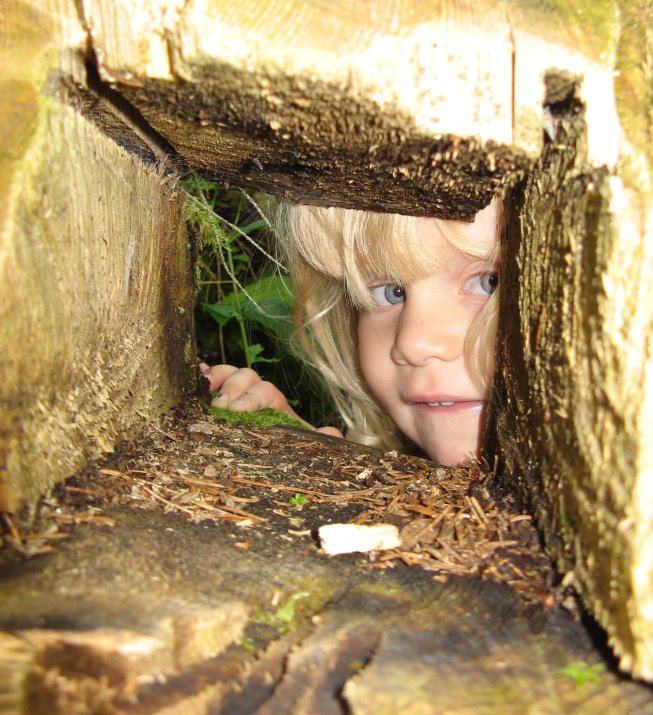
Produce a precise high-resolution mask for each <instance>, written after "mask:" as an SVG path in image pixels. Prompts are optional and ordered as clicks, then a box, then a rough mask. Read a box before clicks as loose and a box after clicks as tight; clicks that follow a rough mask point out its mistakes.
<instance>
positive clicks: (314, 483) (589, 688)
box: [0, 414, 653, 715]
mask: <svg viewBox="0 0 653 715" xmlns="http://www.w3.org/2000/svg"><path fill="white" fill-rule="evenodd" d="M158 429H159V430H160V431H157V430H155V429H153V428H150V429H148V430H147V431H146V433H145V434H144V435H143V437H142V438H139V439H138V441H137V442H135V443H134V444H132V445H130V446H126V447H125V448H123V449H121V450H120V451H119V452H118V453H117V454H116V455H114V456H113V457H112V458H111V459H109V460H108V461H106V462H104V463H103V464H98V465H94V466H93V468H92V469H89V470H87V472H86V474H85V475H81V476H79V477H77V478H75V479H73V480H70V481H68V482H67V483H66V484H65V485H64V486H63V487H59V488H58V490H57V491H56V492H55V493H54V494H53V495H51V496H50V497H49V499H48V500H46V502H45V504H44V505H43V506H42V509H41V511H40V521H37V522H35V523H34V524H33V527H34V531H35V532H36V533H33V537H34V538H32V539H30V540H28V539H24V540H23V542H22V544H18V543H17V542H15V541H14V542H13V543H14V546H18V547H19V548H21V549H22V550H23V551H25V552H30V551H31V553H35V552H37V551H38V550H40V549H43V547H44V546H45V545H47V544H48V543H49V544H50V545H51V547H53V551H52V552H51V553H49V554H46V555H41V556H34V557H33V558H32V559H30V560H29V561H27V562H20V561H16V558H15V556H12V555H11V554H9V553H7V550H6V549H5V552H4V553H2V552H0V564H1V565H2V579H1V580H0V603H1V604H2V607H1V609H0V629H1V631H0V645H1V646H2V647H1V648H0V711H1V712H3V713H6V714H7V715H8V714H9V713H11V714H12V715H23V713H25V714H26V713H29V715H46V713H47V715H59V714H61V715H64V714H65V715H70V713H76V712H95V713H100V714H102V713H111V714H112V715H119V714H120V715H123V714H124V715H136V714H139V715H145V714H148V715H154V713H157V714H160V715H163V714H165V715H171V714H172V713H183V714H184V715H200V714H201V715H208V714H209V713H212V714H214V715H217V714H218V713H224V714H225V715H227V714H228V715H237V714H241V715H245V714H246V713H258V714H259V715H263V714H264V713H271V714H272V713H275V714H276V713H288V714H289V715H290V714H292V715H299V714H306V715H332V714H333V715H337V714H338V713H351V714H352V715H367V714H369V715H372V714H373V715H384V714H385V713H387V714H388V715H390V714H391V715H396V713H402V714H404V715H412V714H416V715H417V714H420V715H421V714H425V715H426V714H427V713H428V714H430V713H436V712H437V713H440V712H447V713H460V714H461V715H462V714H463V713H474V714H475V715H478V714H480V713H485V714H488V715H489V714H492V713H496V715H522V714H523V713H525V712H542V713H544V712H546V713H556V715H558V714H560V715H563V714H564V713H569V714H570V715H571V714H572V713H573V715H578V714H579V713H580V714H583V713H584V714H586V715H593V714H594V713H598V712H600V713H606V714H608V713H614V714H615V715H622V713H625V712H629V713H633V714H637V715H639V714H642V715H644V714H645V713H653V692H652V691H651V688H650V687H648V686H643V685H638V684H635V683H632V682H628V681H624V680H623V679H621V678H620V677H619V676H617V675H615V673H614V672H612V671H611V670H610V667H609V666H608V665H607V664H606V663H604V661H603V660H602V658H601V654H600V653H599V651H597V650H596V648H595V647H594V646H593V645H592V643H591V642H590V640H589V638H588V637H587V634H586V632H585V630H584V629H583V627H582V626H581V625H580V623H578V622H576V621H574V620H573V618H572V617H571V616H570V614H569V613H568V612H565V611H563V610H561V609H560V608H559V607H557V606H555V605H553V604H554V602H555V594H554V593H553V592H550V594H549V596H548V597H547V596H546V593H545V592H541V593H540V594H539V595H538V594H537V593H536V591H534V590H533V591H531V594H530V596H531V597H532V596H534V597H535V598H534V600H533V598H531V597H529V599H528V600H524V595H526V591H521V590H520V591H517V590H514V589H513V588H512V587H511V586H509V585H507V584H508V582H504V583H498V582H497V581H496V579H495V578H494V575H493V571H492V569H493V568H501V564H504V565H505V564H506V563H510V564H511V567H510V568H507V569H506V571H505V575H508V574H509V573H510V572H511V570H514V569H517V570H519V569H520V567H521V568H524V569H528V564H529V560H533V562H537V561H538V560H539V559H540V558H541V554H539V553H538V546H537V544H538V540H537V539H536V538H534V539H532V540H531V537H529V536H528V530H529V528H530V533H531V535H532V536H534V531H533V530H532V527H528V522H524V521H519V520H518V521H514V522H513V524H514V527H515V528H514V530H513V531H512V532H510V530H507V531H506V532H505V533H504V540H505V541H506V545H505V546H504V547H503V548H495V550H494V551H493V550H492V549H491V548H489V547H488V549H487V550H486V556H485V560H484V563H483V569H484V571H483V573H484V577H483V579H481V578H480V576H479V575H478V574H480V571H479V572H478V574H477V575H458V574H456V573H454V572H453V571H451V570H450V571H448V572H447V571H446V569H445V570H443V568H440V569H439V570H435V571H433V570H431V571H427V570H425V569H423V568H421V567H420V566H419V565H413V566H410V567H408V566H406V565H404V564H403V563H401V562H400V561H399V559H397V557H396V554H393V553H392V552H387V553H386V554H381V553H377V554H376V555H375V556H374V557H372V558H371V557H370V555H361V554H357V555H345V556H338V557H328V556H326V555H325V554H324V553H322V552H321V551H320V549H319V547H318V544H317V543H316V541H315V539H314V536H313V532H314V530H315V528H316V527H317V526H319V525H320V524H324V523H328V522H333V523H337V522H339V521H352V520H355V519H356V518H357V515H358V519H359V520H360V519H361V517H362V516H363V515H364V514H369V513H371V512H372V513H375V514H376V516H377V517H378V518H379V519H381V520H386V521H388V520H391V521H393V522H394V523H396V524H401V523H404V524H406V525H407V526H405V527H403V528H402V540H403V541H404V544H403V546H402V549H400V550H399V551H400V552H401V554H402V559H403V560H404V561H406V562H407V561H408V560H409V557H411V555H412V556H414V557H417V551H415V550H414V548H413V547H411V545H410V543H409V541H408V540H407V532H406V529H408V531H410V528H409V526H408V525H409V524H410V522H411V521H412V520H413V519H414V518H415V517H416V516H418V517H419V518H420V519H426V517H425V516H424V515H423V514H422V515H416V513H415V512H411V511H408V510H405V509H402V508H401V506H402V505H403V506H407V505H408V506H410V504H413V505H418V504H419V503H420V500H421V503H422V504H429V503H430V502H429V501H428V497H429V495H432V494H434V493H436V492H437V491H438V489H440V490H442V492H443V494H445V503H451V502H452V501H456V499H458V498H460V499H463V500H464V495H465V494H469V493H470V492H469V491H468V486H470V482H469V480H472V481H473V480H474V479H478V477H479V473H478V471H477V472H476V474H475V473H474V470H467V471H466V472H465V474H466V478H465V479H462V480H461V481H459V482H458V484H457V486H456V483H455V480H454V479H453V478H450V476H449V475H450V474H451V471H452V470H444V469H441V468H440V469H439V468H437V467H436V466H435V465H433V464H431V463H429V462H426V461H424V460H418V459H415V458H403V457H399V458H397V457H396V455H395V456H393V455H392V454H391V453H381V452H375V451H372V450H364V449H359V448H355V447H353V446H351V445H348V444H347V443H345V442H343V441H335V442H332V441H330V440H329V438H322V439H319V436H318V435H315V434H314V433H308V432H292V431H288V430H278V429H277V430H271V431H263V430H258V429H256V428H248V430H247V432H244V431H243V430H242V429H237V428H234V427H227V426H221V425H216V424H215V423H210V422H207V421H206V419H205V418H202V417H201V416H199V417H198V416H197V415H196V414H191V415H189V416H185V417H183V418H182V419H179V418H177V417H174V416H169V417H167V418H166V420H165V421H164V422H163V423H161V424H160V427H159V428H158ZM326 444H331V445H332V447H331V448H329V449H326V448H325V445H326ZM454 471H455V470H454ZM361 475H362V478H361ZM481 476H482V475H481ZM289 490H296V491H297V492H299V493H301V494H303V495H304V496H305V498H306V502H305V503H304V504H303V505H297V504H292V503H289V499H288V497H289V495H290V496H292V495H293V492H292V491H289ZM456 490H458V492H459V495H458V497H456V495H455V493H456ZM402 495H403V496H404V497H406V496H410V495H412V496H411V497H410V499H408V501H406V500H404V501H402V498H401V497H402ZM397 502H398V503H399V508H397V507H396V503H397ZM393 503H394V504H395V506H393ZM424 508H426V507H424ZM478 508H479V509H480V507H478ZM499 508H500V509H506V508H507V507H506V505H505V504H504V505H499ZM164 510H165V512H166V513H164ZM238 510H240V513H238ZM427 511H428V509H427ZM488 514H489V512H488ZM504 515H505V516H506V517H508V516H509V515H510V512H509V511H507V512H504ZM513 515H514V514H513ZM441 516H442V514H441V513H439V512H434V513H433V514H432V516H430V517H428V519H427V522H428V523H422V524H421V526H420V529H421V533H422V535H424V534H427V533H428V531H429V529H430V528H435V529H436V530H437V524H438V522H439V521H441ZM514 516H516V515H514ZM453 521H456V522H457V524H458V526H457V528H458V529H461V530H462V531H461V532H460V533H461V541H460V545H461V546H462V544H463V543H464V541H465V539H464V538H462V534H463V532H464V530H465V529H466V528H467V526H466V524H469V521H470V520H469V519H462V520H458V519H453V518H451V517H450V522H449V526H451V522H453ZM488 521H489V518H488ZM508 523H509V522H508V521H507V520H506V524H508ZM48 527H50V528H49V529H48ZM524 529H526V532H524V531H523V530H524ZM44 531H45V532H46V533H44ZM62 534H68V535H69V538H68V539H66V540H62V539H61V538H59V539H57V536H59V537H61V536H62ZM525 534H526V541H524V535H525ZM483 536H484V537H488V538H492V534H491V533H490V532H489V531H488V533H487V534H484V535H483ZM35 537H39V538H35ZM483 540H484V539H479V542H482V541H483ZM426 542H427V543H429V542H428V539H426ZM488 543H489V542H488ZM517 543H519V544H521V546H519V547H516V546H515V544H517ZM529 543H530V544H531V546H530V553H529V552H524V551H522V552H521V553H520V551H519V549H523V547H524V545H525V544H529ZM511 544H512V545H511ZM445 545H446V546H447V549H446V554H447V557H446V559H449V563H450V564H455V563H456V558H457V550H458V548H459V544H457V542H456V538H455V537H453V538H452V537H451V536H446V534H445V535H442V533H441V540H439V541H438V540H435V541H431V542H430V548H431V549H433V550H434V551H437V550H441V549H442V548H444V546H445ZM395 551H396V550H395ZM511 553H512V555H511ZM386 557H392V558H390V559H387V560H385V561H384V558H386ZM465 558H466V557H464V555H463V561H464V560H465ZM446 559H445V560H446ZM414 563H415V564H417V563H418V561H417V560H416V561H415V562H414ZM424 563H425V564H426V565H427V566H428V562H427V561H426V560H425V561H424ZM441 563H442V566H443V567H444V566H445V562H441ZM498 573H499V571H495V572H494V574H495V575H496V574H498ZM545 573H546V569H545V570H544V571H543V572H542V574H545ZM513 576H514V571H513ZM518 582H520V583H522V585H523V583H524V582H523V580H521V579H518ZM536 582H537V579H533V580H531V582H530V583H531V585H534V584H535V583H536ZM549 599H551V600H549Z"/></svg>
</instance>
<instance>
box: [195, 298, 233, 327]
mask: <svg viewBox="0 0 653 715" xmlns="http://www.w3.org/2000/svg"><path fill="white" fill-rule="evenodd" d="M202 307H203V308H204V310H205V311H206V312H207V313H208V314H209V315H210V316H211V317H212V318H213V320H215V321H216V323H218V325H220V326H221V327H223V328H224V326H225V325H226V324H227V323H228V322H229V321H230V320H232V319H233V318H236V317H237V316H238V315H239V310H238V306H237V305H236V304H235V303H234V302H233V301H231V302H227V301H224V300H223V301H220V302H218V303H212V304H210V305H209V304H207V303H203V304H202Z"/></svg>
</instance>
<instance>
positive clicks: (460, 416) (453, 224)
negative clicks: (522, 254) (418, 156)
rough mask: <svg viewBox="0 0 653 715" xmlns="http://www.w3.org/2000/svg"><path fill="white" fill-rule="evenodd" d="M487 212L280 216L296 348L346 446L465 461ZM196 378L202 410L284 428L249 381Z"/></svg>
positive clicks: (475, 444)
mask: <svg viewBox="0 0 653 715" xmlns="http://www.w3.org/2000/svg"><path fill="white" fill-rule="evenodd" d="M499 213H500V203H499V202H498V201H497V200H496V199H495V200H493V201H492V202H491V203H490V204H489V205H488V206H487V207H486V208H485V209H483V210H482V211H479V213H478V214H477V215H476V217H475V219H474V222H473V223H464V222H460V221H443V220H439V219H435V218H417V217H409V216H401V215H397V214H377V213H372V212H365V211H355V210H350V209H335V208H331V209H325V208H320V207H315V206H286V207H284V208H283V209H281V221H280V226H281V230H280V231H279V233H280V240H281V250H282V252H283V253H284V254H285V257H286V260H287V263H288V268H289V271H290V276H291V280H292V285H293V289H294V291H295V301H296V308H295V323H296V326H297V327H298V337H299V341H300V345H301V347H302V351H303V353H304V354H305V356H306V357H307V359H308V360H309V361H310V362H311V363H312V364H313V365H314V366H315V368H316V369H317V370H318V372H319V373H320V375H321V377H322V379H323V380H324V381H325V383H326V386H327V387H328V389H329V391H330V393H331V394H332V396H333V398H334V400H335V403H336V406H337V408H338V410H339V412H340V414H341V416H342V419H343V422H344V424H345V425H346V435H347V438H348V439H350V440H352V441H355V442H360V443H364V444H370V445H380V446H384V447H388V448H396V447H399V448H401V447H402V446H403V447H406V446H410V445H411V444H412V445H416V446H417V447H419V448H420V449H421V450H423V452H425V453H426V454H427V455H428V456H429V457H430V458H431V459H433V460H434V461H436V462H439V463H440V464H444V465H448V466H453V465H456V464H459V463H460V462H462V461H464V460H465V459H468V458H470V457H475V456H477V455H478V450H479V442H480V435H481V431H482V426H483V417H484V412H485V405H486V398H487V393H488V387H489V384H488V383H489V381H490V379H491V375H492V370H493V360H494V335H495V330H496V313H497V309H496V306H497V298H498V296H497V294H496V293H495V290H496V288H497V285H498V262H497V261H498V226H499V221H500V215H499ZM200 369H201V371H202V373H203V374H205V375H206V376H207V377H208V378H209V380H210V388H211V390H217V391H218V394H217V396H216V397H215V399H214V400H213V403H212V404H213V405H214V406H217V407H222V408H227V409H231V410H234V411H256V410H261V409H264V408H267V407H272V408H275V409H278V410H282V411H283V412H286V413H288V414H291V415H293V416H295V417H296V416H297V415H296V414H295V412H294V411H293V409H292V408H291V407H290V405H289V404H288V402H287V400H286V398H285V397H284V395H283V394H282V393H281V392H280V391H279V390H278V389H277V388H276V387H275V386H274V385H272V384H271V383H268V382H264V381H262V380H261V379H260V378H259V377H258V375H257V374H256V373H255V372H254V371H252V370H247V369H238V368H235V367H232V366H230V365H216V366H214V367H209V366H208V365H206V364H202V365H201V366H200ZM318 431H320V432H326V433H328V434H334V435H338V436H342V434H341V432H340V431H339V430H337V429H335V428H334V427H326V428H321V429H319V430H318Z"/></svg>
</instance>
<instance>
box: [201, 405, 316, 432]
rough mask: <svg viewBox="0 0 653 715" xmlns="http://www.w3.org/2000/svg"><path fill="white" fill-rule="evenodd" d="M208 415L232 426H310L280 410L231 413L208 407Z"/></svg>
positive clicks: (303, 427) (304, 427) (301, 427)
mask: <svg viewBox="0 0 653 715" xmlns="http://www.w3.org/2000/svg"><path fill="white" fill-rule="evenodd" d="M205 409H206V412H207V414H209V415H211V417H213V419H214V420H216V421H218V422H220V421H222V422H230V423H232V424H240V425H253V426H254V427H261V428H263V429H265V428H266V427H279V426H282V427H299V428H300V429H307V428H308V425H307V424H306V423H304V422H301V421H300V420H297V419H295V418H294V417H291V416H290V415H287V414H286V413H285V412H280V411H279V410H269V409H268V410H259V411H258V412H231V411H230V410H222V409H220V408H218V407H206V408H205Z"/></svg>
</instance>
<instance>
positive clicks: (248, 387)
mask: <svg viewBox="0 0 653 715" xmlns="http://www.w3.org/2000/svg"><path fill="white" fill-rule="evenodd" d="M248 377H249V376H248V375H240V374H238V375H234V376H233V377H232V378H230V379H229V380H227V382H226V383H225V385H224V386H223V388H222V390H220V395H219V397H217V398H216V399H215V400H214V401H213V404H216V405H217V406H219V407H228V408H229V409H230V410H236V411H239V412H256V411H257V410H265V409H267V408H273V409H275V410H283V411H284V412H289V413H291V414H294V412H292V410H291V408H290V405H289V404H288V402H287V400H286V398H285V397H284V395H283V393H282V392H281V391H280V390H279V389H278V388H277V387H275V386H274V385H273V384H272V383H271V382H265V381H263V380H261V379H260V378H259V379H258V380H256V381H253V382H251V383H250V382H249V381H248ZM257 377H258V376H257Z"/></svg>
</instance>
